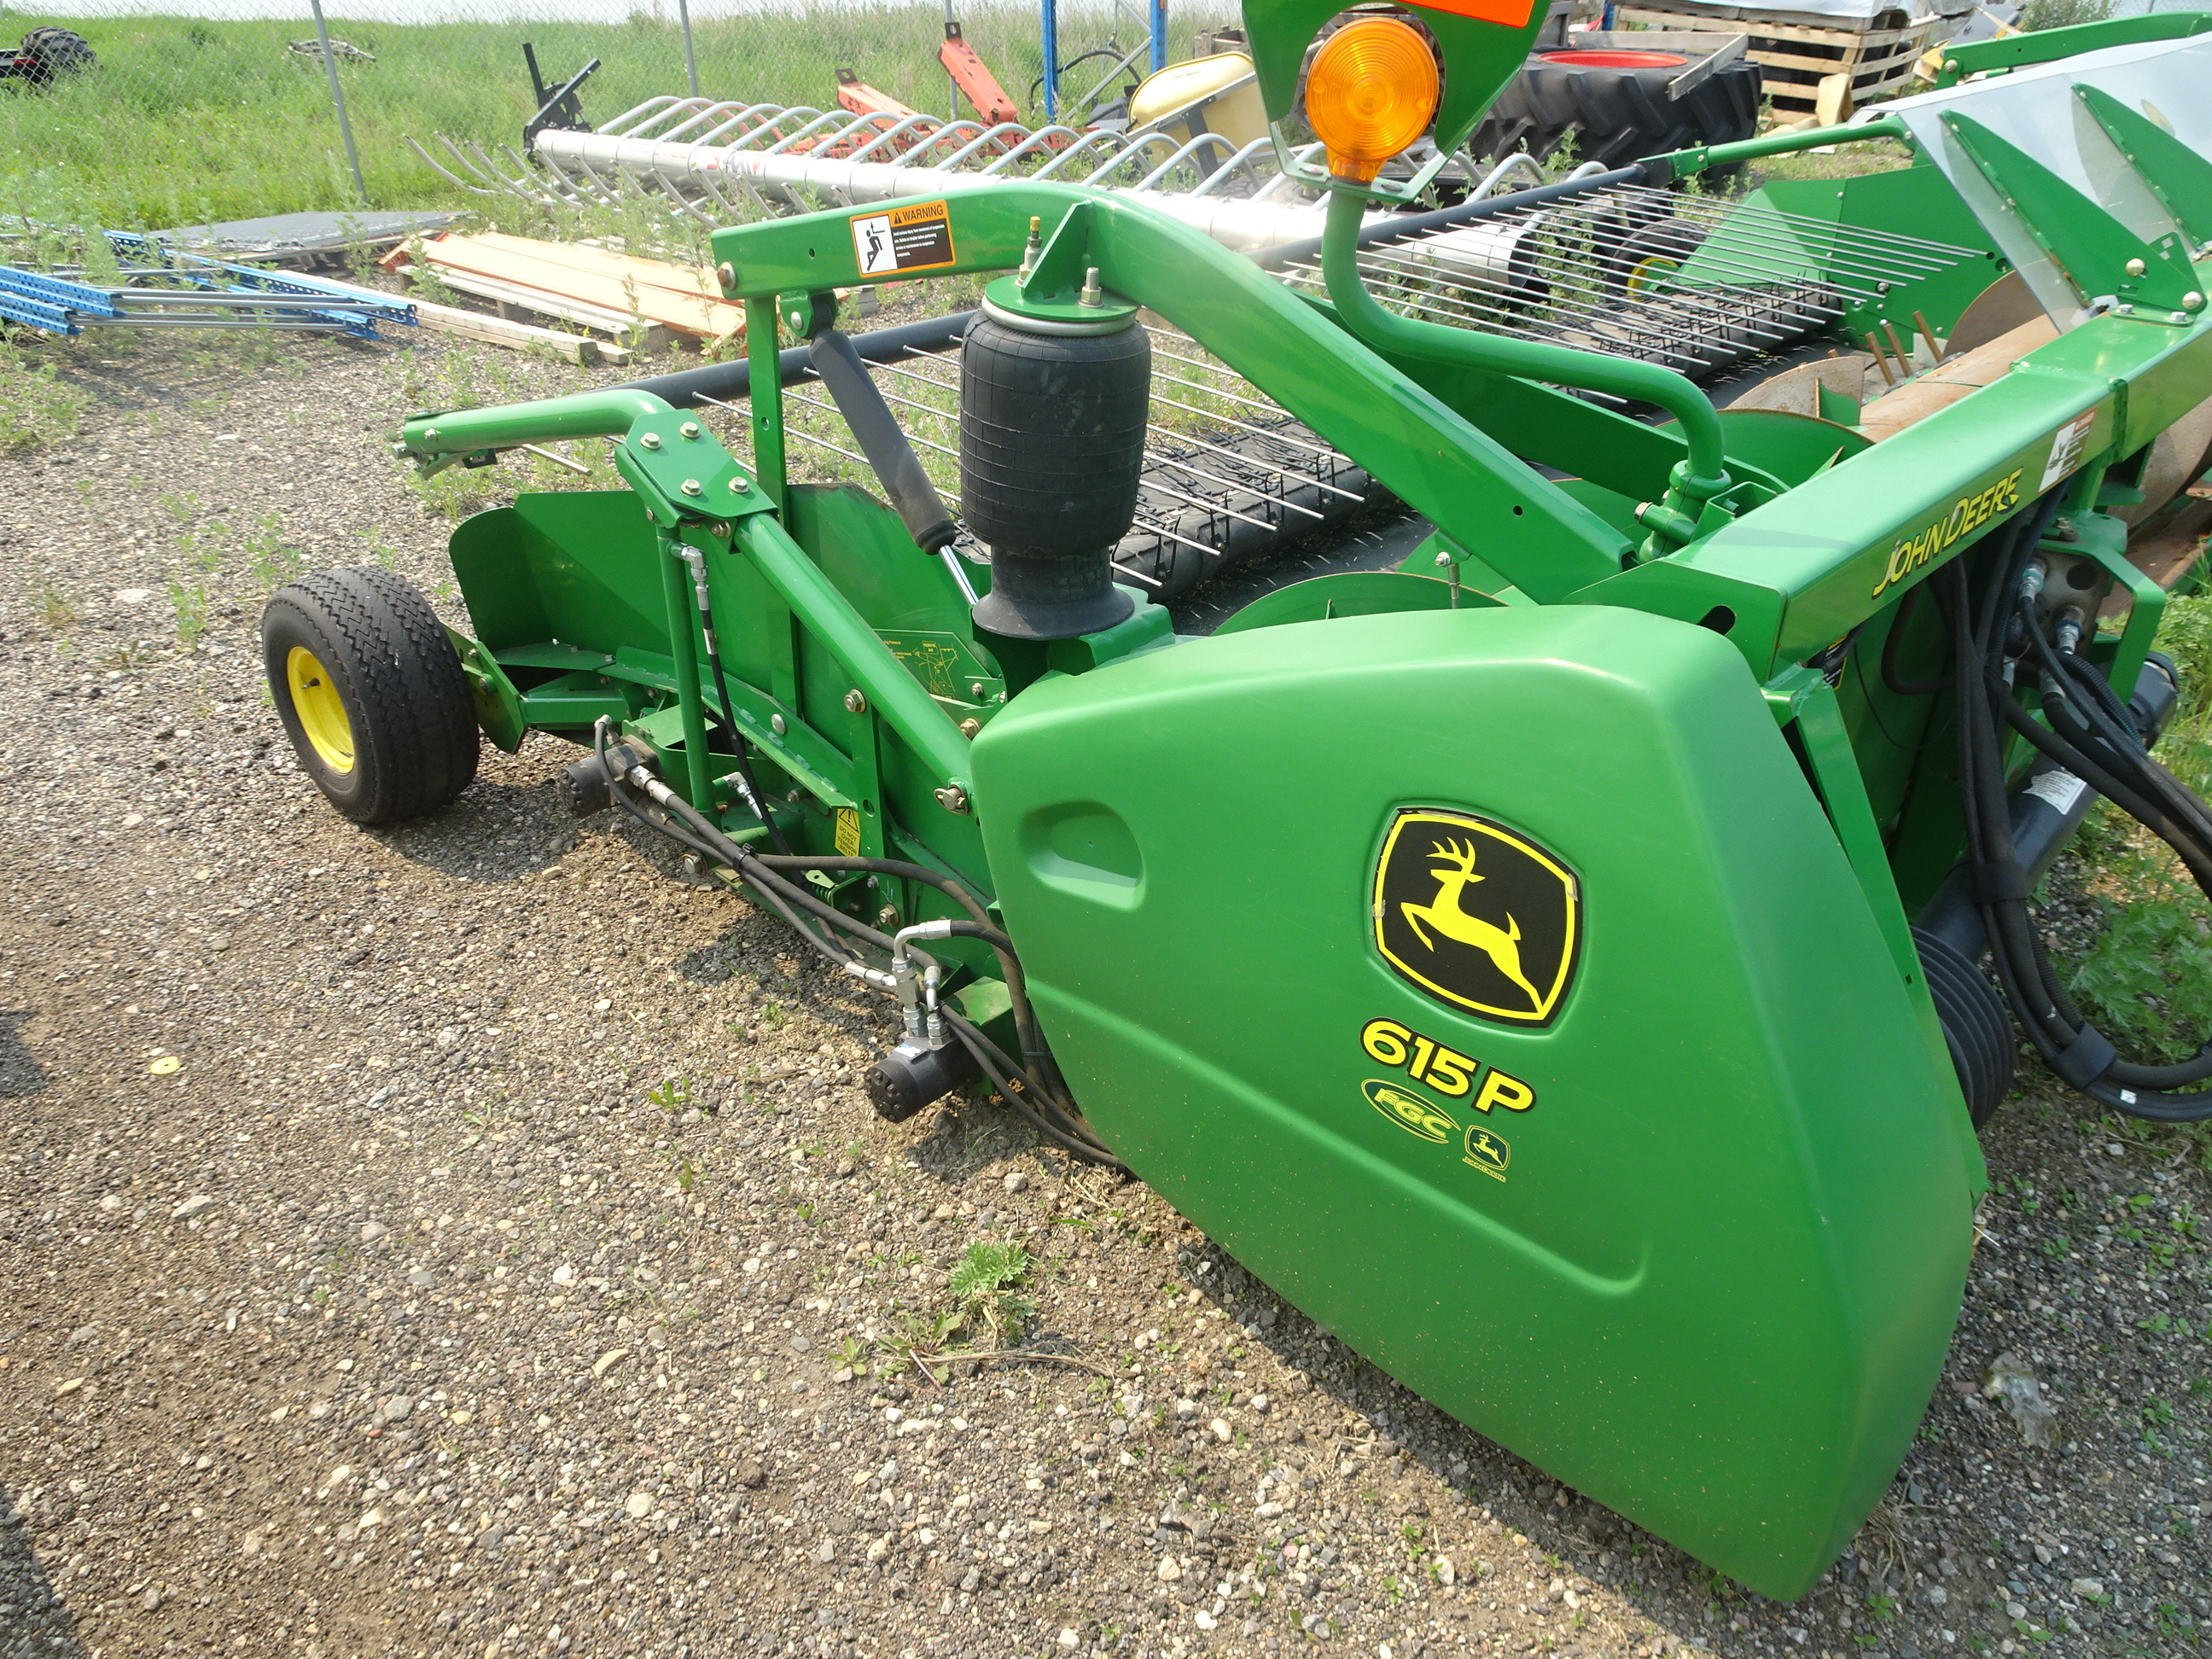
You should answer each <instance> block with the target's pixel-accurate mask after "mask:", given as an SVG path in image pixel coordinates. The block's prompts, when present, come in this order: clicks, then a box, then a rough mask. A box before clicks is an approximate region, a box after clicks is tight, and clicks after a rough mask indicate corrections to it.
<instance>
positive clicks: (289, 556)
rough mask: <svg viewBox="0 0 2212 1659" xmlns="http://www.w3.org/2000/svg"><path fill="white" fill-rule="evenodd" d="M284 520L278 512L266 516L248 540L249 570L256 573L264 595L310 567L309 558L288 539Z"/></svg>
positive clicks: (258, 584) (255, 577) (256, 582)
mask: <svg viewBox="0 0 2212 1659" xmlns="http://www.w3.org/2000/svg"><path fill="white" fill-rule="evenodd" d="M246 559H247V561H248V562H247V566H246V568H248V569H249V570H250V571H252V574H253V580H254V582H255V584H256V586H258V587H260V588H261V589H262V591H263V592H274V591H275V590H276V589H277V588H280V587H282V586H283V585H284V584H285V583H286V582H289V581H290V580H292V578H293V577H295V576H296V575H298V574H300V572H301V568H303V567H304V566H305V565H306V564H307V555H306V554H304V553H302V552H301V550H299V549H298V548H296V547H294V546H292V545H291V544H289V543H288V542H286V541H285V540H284V533H283V517H282V515H280V514H278V513H264V514H263V515H262V517H261V520H260V521H259V522H258V524H256V525H255V526H254V527H253V533H252V535H250V536H248V537H247V538H246Z"/></svg>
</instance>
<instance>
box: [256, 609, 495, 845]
mask: <svg viewBox="0 0 2212 1659" xmlns="http://www.w3.org/2000/svg"><path fill="white" fill-rule="evenodd" d="M294 634H297V635H302V636H304V637H303V639H302V641H301V642H303V643H307V645H308V647H309V648H310V649H313V648H314V644H313V642H314V641H315V640H316V638H317V637H318V636H319V637H320V639H322V640H323V641H325V642H326V643H327V645H328V647H329V649H328V650H327V651H316V653H315V654H316V655H317V656H318V657H319V658H320V659H322V662H323V665H324V666H325V668H326V669H328V670H329V671H330V672H331V677H332V678H333V680H334V681H335V682H336V683H337V686H338V689H339V691H340V693H341V695H342V696H343V698H344V701H345V704H346V708H347V711H348V713H349V715H350V716H351V717H352V721H353V728H354V732H353V736H354V753H355V760H354V775H353V782H352V783H351V785H350V786H348V785H343V784H340V785H337V786H336V787H334V786H333V783H332V782H329V781H325V779H324V777H323V775H322V773H321V770H320V769H319V767H317V766H315V765H314V764H313V761H312V759H311V754H312V751H311V750H310V749H309V747H308V746H307V744H305V743H304V742H303V740H302V738H301V733H300V732H299V730H298V722H297V718H296V716H294V715H293V714H291V712H290V708H289V697H287V696H283V694H281V693H280V695H279V698H278V706H279V708H282V709H283V711H284V713H285V716H286V718H285V727H286V730H287V731H288V732H290V733H291V735H292V738H293V745H294V747H295V749H297V750H300V751H301V757H302V761H303V763H306V764H307V765H308V768H309V771H310V773H311V775H313V776H315V778H316V781H317V782H318V783H319V784H320V785H321V786H322V788H323V793H325V794H326V795H328V796H329V797H330V798H331V802H332V804H333V805H336V806H337V808H338V810H339V811H342V812H343V813H345V814H346V816H347V817H350V818H352V819H354V820H355V821H356V823H372V824H379V823H398V822H399V821H401V820H402V819H405V818H411V817H420V816H421V815H422V814H423V813H425V812H428V811H433V810H435V808H437V807H440V806H442V805H445V804H446V802H447V801H449V800H451V799H453V797H454V796H456V795H458V794H459V793H461V791H462V790H464V789H465V788H466V787H468V786H469V784H470V783H471V781H474V779H475V777H476V774H477V750H478V744H477V722H476V713H475V707H474V701H473V699H472V697H471V695H470V691H469V684H468V678H467V676H466V675H465V674H464V673H463V672H462V671H461V664H460V659H459V657H457V656H456V655H455V654H454V653H453V641H451V640H450V639H449V638H448V637H447V634H446V630H445V628H444V626H443V625H442V624H441V623H440V622H439V621H438V617H437V613H436V612H435V611H432V610H431V609H430V605H429V602H428V600H426V599H423V597H422V595H421V594H420V593H418V592H416V591H415V589H414V588H412V587H410V586H408V584H407V583H406V582H404V581H403V580H400V579H399V578H398V576H395V575H393V574H392V573H391V572H390V571H388V570H383V569H380V568H375V567H374V566H371V567H366V568H358V567H357V568H347V569H342V570H325V571H318V572H316V573H315V574H313V575H310V576H307V577H304V578H302V579H301V580H299V581H297V582H294V583H292V584H290V585H289V586H286V587H284V588H282V589H280V590H279V591H278V592H276V595H275V596H274V597H273V598H272V599H270V602H269V608H268V610H267V611H266V612H264V617H263V622H262V637H263V640H264V656H265V657H266V658H267V659H269V660H268V667H269V673H270V682H271V684H272V685H276V686H281V685H282V684H283V652H282V650H280V647H285V648H289V647H288V645H287V641H289V639H290V637H291V636H292V635H294Z"/></svg>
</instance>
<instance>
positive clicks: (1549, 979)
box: [1373, 807, 1581, 1025]
mask: <svg viewBox="0 0 2212 1659" xmlns="http://www.w3.org/2000/svg"><path fill="white" fill-rule="evenodd" d="M1478 863H1479V864H1480V866H1481V867H1480V870H1478V869H1477V867H1476V866H1477V865H1478ZM1580 897H1581V895H1580V890H1579V888H1578V885H1577V882H1576V880H1575V878H1574V875H1573V873H1572V872H1571V871H1569V870H1568V869H1567V868H1566V866H1565V865H1563V864H1561V863H1560V862H1559V860H1557V859H1555V858H1553V856H1552V855H1551V854H1548V853H1547V852H1545V851H1544V850H1543V848H1541V847H1538V846H1537V845H1536V844H1535V843H1534V842H1531V841H1529V840H1528V839H1527V838H1526V837H1524V836H1517V835H1516V834H1514V833H1513V832H1512V831H1511V830H1510V829H1505V828H1504V826H1503V825H1501V824H1496V823H1491V822H1490V821H1489V820H1488V819H1486V818H1479V817H1474V816H1473V815H1471V814H1468V813H1462V812H1454V811H1447V810H1445V809H1443V808H1437V807H1419V808H1412V809H1407V810H1405V811H1401V812H1400V813H1399V814H1398V816H1397V817H1396V818H1395V820H1394V821H1393V822H1392V823H1391V825H1390V829H1389V834H1388V835H1387V836H1384V838H1383V853H1382V856H1381V857H1380V858H1379V859H1378V860H1376V869H1375V891H1374V905H1373V910H1374V927H1375V943H1376V948H1377V949H1378V950H1379V951H1381V952H1382V953H1383V960H1384V961H1385V962H1387V963H1389V964H1390V966H1391V967H1392V968H1393V969H1395V970H1396V971H1397V972H1398V973H1400V974H1401V975H1404V976H1405V977H1406V978H1407V979H1408V980H1410V981H1413V983H1414V984H1416V985H1418V986H1419V987H1421V988H1422V989H1423V990H1425V991H1426V992H1428V993H1429V994H1431V995H1432V996H1436V997H1439V998H1441V999H1443V1000H1444V1001H1446V1002H1448V1003H1450V1004H1451V1005H1453V1006H1455V1007H1459V1008H1464V1009H1467V1010H1468V1011H1470V1012H1474V1013H1477V1014H1480V1015H1483V1016H1484V1017H1486V1018H1490V1019H1497V1020H1503V1021H1504V1022H1506V1023H1508V1024H1516V1025H1544V1024H1549V1023H1550V1022H1551V1018H1552V1016H1553V1012H1555V1011H1556V1010H1557V1008H1558V1006H1559V999H1560V997H1561V996H1562V995H1564V994H1565V991H1566V988H1567V983H1568V981H1569V980H1570V979H1571V977H1572V975H1573V973H1574V966H1575V955H1576V947H1577V942H1578V939H1579V933H1580Z"/></svg>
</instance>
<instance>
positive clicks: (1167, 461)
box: [1145, 449, 1323, 520]
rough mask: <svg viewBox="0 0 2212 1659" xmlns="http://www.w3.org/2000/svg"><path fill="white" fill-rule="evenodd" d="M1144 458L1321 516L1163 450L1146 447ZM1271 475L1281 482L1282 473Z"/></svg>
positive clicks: (1211, 481) (1278, 503)
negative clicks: (1180, 459)
mask: <svg viewBox="0 0 2212 1659" xmlns="http://www.w3.org/2000/svg"><path fill="white" fill-rule="evenodd" d="M1145 459H1146V460H1147V461H1149V462H1150V463H1152V465H1154V466H1171V467H1173V468H1175V469H1176V471H1178V472H1188V473H1189V474H1190V475H1191V477H1194V478H1204V479H1205V480H1206V482H1207V483H1218V484H1220V485H1222V486H1223V487H1225V489H1237V490H1242V491H1243V492H1244V494H1246V495H1251V496H1255V497H1257V498H1258V499H1259V500H1261V501H1273V503H1274V504H1275V505H1276V506H1277V507H1286V508H1288V509H1289V510H1290V511H1291V512H1292V513H1304V514H1305V515H1306V517H1308V518H1309V519H1313V520H1319V519H1321V518H1322V516H1323V515H1322V514H1321V513H1316V512H1315V511H1314V509H1313V508H1311V507H1304V506H1301V505H1300V504H1299V503H1297V501H1289V500H1286V499H1285V498H1284V497H1283V496H1280V495H1268V494H1267V491H1266V490H1265V489H1261V488H1258V487H1256V486H1255V485H1254V484H1253V483H1251V481H1249V480H1239V479H1236V478H1225V477H1222V476H1221V475H1220V474H1219V473H1218V472H1208V471H1206V470H1205V469H1204V468H1202V467H1195V466H1193V465H1191V464H1190V463H1189V462H1188V461H1179V460H1177V459H1176V458H1175V457H1174V456H1172V455H1170V454H1169V453H1166V452H1165V451H1164V450H1158V449H1147V450H1146V451H1145ZM1271 476H1272V477H1273V480H1274V482H1275V483H1277V484H1280V483H1282V482H1283V478H1284V475H1283V474H1282V473H1281V472H1280V471H1273V470H1271Z"/></svg>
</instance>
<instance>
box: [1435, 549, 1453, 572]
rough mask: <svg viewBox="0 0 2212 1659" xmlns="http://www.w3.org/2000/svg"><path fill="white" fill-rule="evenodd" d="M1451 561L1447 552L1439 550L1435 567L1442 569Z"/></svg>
mask: <svg viewBox="0 0 2212 1659" xmlns="http://www.w3.org/2000/svg"><path fill="white" fill-rule="evenodd" d="M1450 562H1452V560H1451V555H1450V554H1449V553H1444V552H1439V553H1438V554H1437V569H1439V570H1441V569H1443V568H1444V567H1445V566H1447V565H1449V563H1450Z"/></svg>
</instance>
